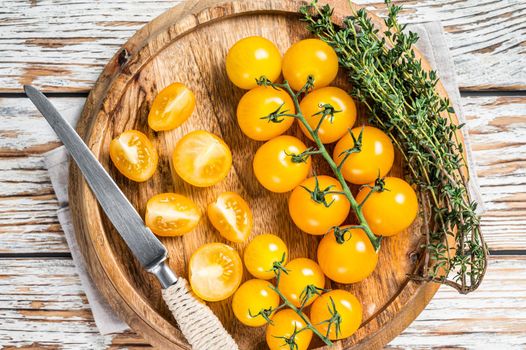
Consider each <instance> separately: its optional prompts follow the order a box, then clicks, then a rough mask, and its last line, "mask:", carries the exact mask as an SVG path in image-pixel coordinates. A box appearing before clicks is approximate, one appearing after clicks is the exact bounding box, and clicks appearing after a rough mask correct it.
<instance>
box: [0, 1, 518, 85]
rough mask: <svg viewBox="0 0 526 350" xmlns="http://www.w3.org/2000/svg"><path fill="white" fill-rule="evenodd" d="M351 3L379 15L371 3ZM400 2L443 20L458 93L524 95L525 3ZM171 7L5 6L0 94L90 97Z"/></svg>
mask: <svg viewBox="0 0 526 350" xmlns="http://www.w3.org/2000/svg"><path fill="white" fill-rule="evenodd" d="M356 2H357V3H360V4H369V5H370V8H371V9H372V10H373V11H375V12H378V13H381V12H382V9H383V5H380V4H377V3H379V2H380V1H377V0H376V1H371V0H358V1H356ZM398 2H401V3H404V4H405V6H406V7H407V11H405V13H404V17H403V20H405V21H409V22H420V21H429V20H433V21H436V20H441V21H443V23H444V25H445V29H446V31H447V39H448V41H449V45H450V46H451V49H452V54H453V56H454V60H455V63H456V65H457V73H458V75H459V82H460V85H461V87H462V88H463V89H471V90H473V89H495V88H497V89H525V88H526V68H525V67H526V64H524V63H525V58H524V57H525V45H524V43H525V38H526V35H525V34H526V26H525V24H526V15H525V14H526V3H525V2H524V1H522V0H501V1H495V0H464V1H458V0H420V1H398ZM177 3H179V1H178V0H175V1H174V0H159V1H152V0H141V1H136V0H109V1H95V2H93V1H86V0H79V1H75V2H71V1H68V0H55V1H20V0H4V1H3V2H2V5H3V6H2V22H1V23H0V47H2V57H1V58H0V91H20V89H21V85H22V84H27V83H32V84H35V85H36V86H39V87H41V88H44V89H46V90H48V91H88V90H89V89H90V88H91V87H92V86H93V83H94V81H95V79H96V78H97V76H98V75H99V74H100V72H101V70H102V68H103V67H104V65H105V64H106V62H107V61H108V60H109V58H110V57H111V56H113V54H114V53H115V52H116V51H117V50H118V48H119V47H120V45H122V44H123V43H124V42H125V41H126V40H127V39H128V38H129V37H130V36H132V35H133V33H134V32H135V31H136V30H137V29H139V28H140V27H142V26H143V25H144V24H145V23H147V22H148V21H150V20H152V19H153V18H155V17H156V16H157V15H159V14H161V13H162V12H164V11H165V10H166V9H168V8H170V7H172V6H174V5H176V4H177ZM375 3H376V4H375Z"/></svg>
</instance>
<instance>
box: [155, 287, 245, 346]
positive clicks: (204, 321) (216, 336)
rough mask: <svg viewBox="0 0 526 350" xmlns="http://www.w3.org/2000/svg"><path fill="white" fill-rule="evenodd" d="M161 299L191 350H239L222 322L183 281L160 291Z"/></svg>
mask: <svg viewBox="0 0 526 350" xmlns="http://www.w3.org/2000/svg"><path fill="white" fill-rule="evenodd" d="M163 299H164V301H165V302H166V305H168V308H169V309H170V311H172V314H173V315H174V318H175V320H176V321H177V324H178V325H179V328H180V329H181V332H183V334H184V336H185V337H186V340H188V343H190V345H191V346H192V349H194V350H203V349H207V350H238V346H237V344H236V342H235V341H234V339H233V338H232V336H231V335H230V334H228V332H227V331H226V329H225V328H224V327H223V325H222V324H221V321H219V319H218V318H217V316H216V315H214V313H213V312H212V310H210V308H209V307H208V306H206V305H205V304H204V303H203V302H202V301H200V300H198V299H197V298H196V297H195V296H194V295H193V294H192V293H191V292H190V291H189V290H188V283H187V282H186V280H185V279H184V278H178V279H177V282H176V283H175V284H173V285H171V286H170V287H168V288H166V289H163Z"/></svg>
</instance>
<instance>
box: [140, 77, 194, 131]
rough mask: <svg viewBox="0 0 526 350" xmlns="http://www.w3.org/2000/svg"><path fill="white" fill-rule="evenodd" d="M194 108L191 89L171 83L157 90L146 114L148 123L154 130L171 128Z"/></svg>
mask: <svg viewBox="0 0 526 350" xmlns="http://www.w3.org/2000/svg"><path fill="white" fill-rule="evenodd" d="M194 108H195V96H194V93H193V92H192V90H190V89H189V88H187V87H186V86H185V85H184V84H182V83H173V84H170V85H168V86H167V87H165V88H164V89H162V90H161V92H159V94H158V95H157V96H156V97H155V99H154V100H153V103H152V108H151V109H150V113H149V114H148V125H149V126H150V128H152V129H153V130H155V131H162V130H172V129H175V128H177V127H178V126H179V125H181V124H183V123H184V122H185V121H186V120H187V119H188V117H189V116H190V115H191V114H192V112H193V111H194Z"/></svg>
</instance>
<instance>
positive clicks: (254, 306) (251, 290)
mask: <svg viewBox="0 0 526 350" xmlns="http://www.w3.org/2000/svg"><path fill="white" fill-rule="evenodd" d="M271 287H272V284H271V283H270V282H268V281H264V280H256V279H252V280H248V281H246V282H245V283H243V284H242V285H241V286H240V287H239V288H238V290H237V291H236V292H235V293H234V297H233V298H232V310H233V311H234V315H235V316H236V318H237V319H238V320H239V322H241V323H243V324H244V325H246V326H250V327H260V326H263V325H265V324H266V323H267V320H266V319H265V317H263V316H262V315H258V314H259V313H260V312H265V310H266V311H269V313H268V315H267V317H271V316H272V315H273V314H274V313H273V312H272V310H274V309H275V308H277V307H278V305H279V302H280V298H279V295H278V293H276V292H275V291H274V290H273V289H272V288H271Z"/></svg>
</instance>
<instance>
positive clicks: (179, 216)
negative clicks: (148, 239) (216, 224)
mask: <svg viewBox="0 0 526 350" xmlns="http://www.w3.org/2000/svg"><path fill="white" fill-rule="evenodd" d="M200 218H201V213H200V211H199V208H198V207H197V205H195V203H194V202H193V201H192V200H191V199H190V198H187V197H185V196H183V195H180V194H177V193H161V194H158V195H156V196H153V197H152V198H150V199H149V200H148V203H146V215H145V222H146V226H148V227H149V228H150V230H152V231H153V232H154V233H155V234H156V235H159V236H181V235H184V234H185V233H188V232H190V231H192V230H193V229H194V228H195V227H196V226H197V223H198V222H199V219H200Z"/></svg>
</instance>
